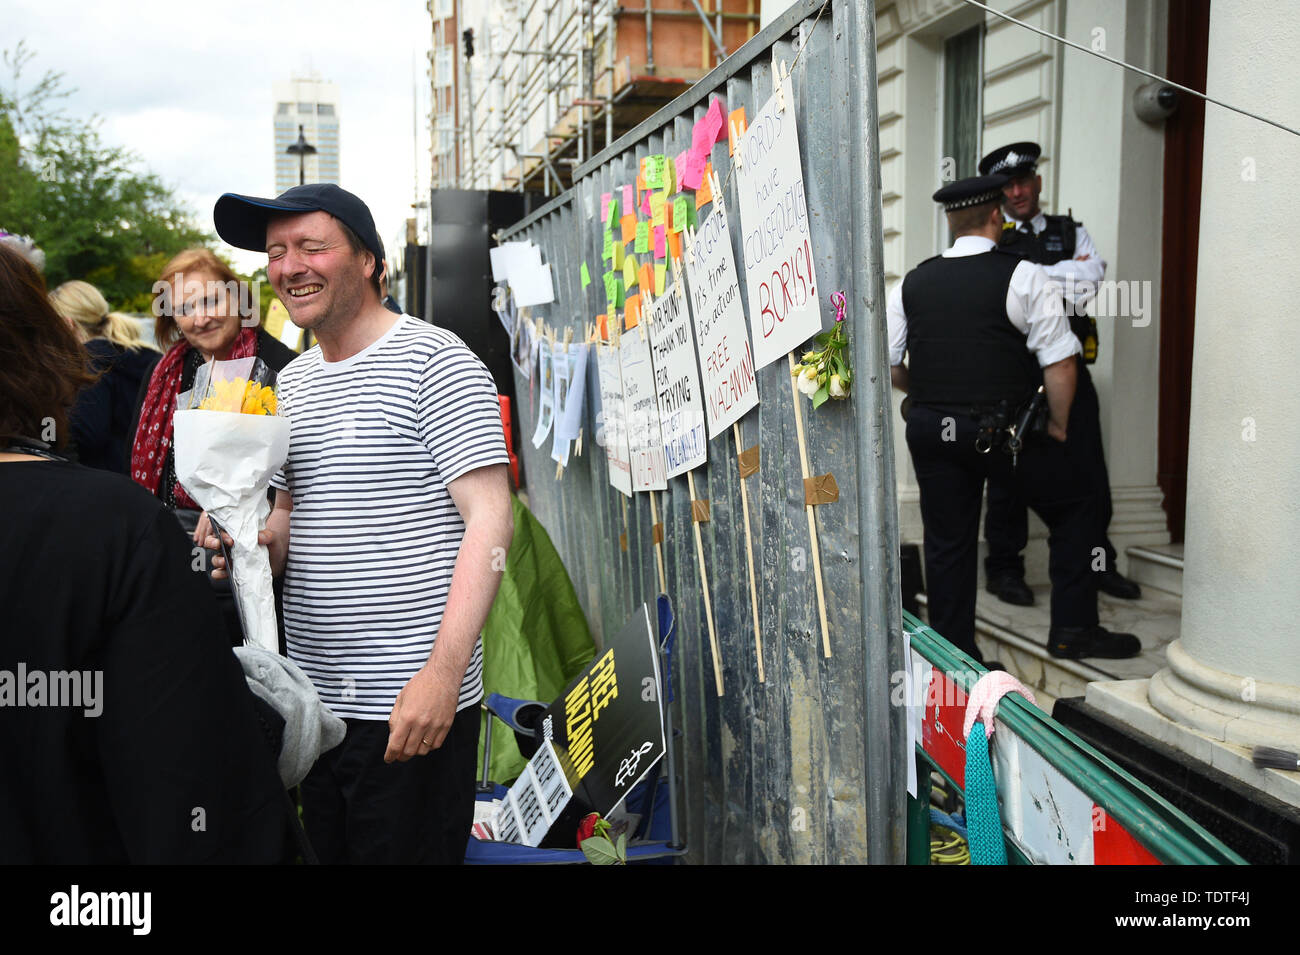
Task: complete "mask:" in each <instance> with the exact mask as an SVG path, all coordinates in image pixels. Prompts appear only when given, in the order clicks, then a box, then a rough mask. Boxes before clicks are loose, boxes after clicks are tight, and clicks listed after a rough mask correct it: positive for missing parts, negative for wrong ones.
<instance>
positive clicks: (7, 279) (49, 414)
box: [0, 244, 95, 447]
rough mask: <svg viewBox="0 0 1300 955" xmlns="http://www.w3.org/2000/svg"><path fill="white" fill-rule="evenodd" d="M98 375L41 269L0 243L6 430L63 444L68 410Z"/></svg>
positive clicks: (1, 411)
mask: <svg viewBox="0 0 1300 955" xmlns="http://www.w3.org/2000/svg"><path fill="white" fill-rule="evenodd" d="M94 380H95V376H94V375H93V374H92V373H91V370H90V356H89V355H88V354H87V352H86V350H85V349H84V348H82V346H81V342H79V341H78V340H77V336H76V333H75V332H73V330H72V328H71V327H70V326H69V325H68V323H67V321H65V320H64V319H62V318H60V317H59V314H58V313H57V312H56V311H54V307H53V306H52V305H50V300H49V297H48V293H47V292H46V290H45V280H44V279H42V278H41V274H40V273H39V272H37V271H36V269H35V268H34V267H33V266H32V265H31V263H29V262H28V261H27V260H26V259H24V258H23V257H22V256H21V255H19V254H18V253H17V252H15V251H13V250H12V249H9V248H7V247H5V246H4V245H3V244H0V436H2V437H14V438H35V439H40V440H45V441H49V443H50V444H53V445H54V446H55V447H61V446H62V445H63V444H64V443H65V442H66V439H67V436H68V433H69V432H68V410H69V409H70V408H71V407H72V404H73V402H74V401H76V399H77V394H78V392H80V391H81V389H82V388H84V387H86V386H87V385H89V384H91V383H93V382H94ZM51 426H52V427H51ZM51 438H52V439H53V440H50V439H51Z"/></svg>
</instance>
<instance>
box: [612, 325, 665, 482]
mask: <svg viewBox="0 0 1300 955" xmlns="http://www.w3.org/2000/svg"><path fill="white" fill-rule="evenodd" d="M619 360H620V365H621V370H622V372H623V411H624V414H626V416H627V444H628V451H629V453H630V454H631V460H632V490H634V491H663V490H667V488H668V478H667V475H666V473H665V464H664V443H663V439H662V437H661V436H660V431H659V404H658V401H657V399H656V398H655V380H654V372H653V371H651V368H650V346H649V345H648V344H647V343H646V342H645V340H644V339H643V338H642V337H641V334H640V332H639V331H636V332H624V333H623V343H622V346H621V347H620V348H619Z"/></svg>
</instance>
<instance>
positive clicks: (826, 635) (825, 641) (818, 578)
mask: <svg viewBox="0 0 1300 955" xmlns="http://www.w3.org/2000/svg"><path fill="white" fill-rule="evenodd" d="M786 357H787V358H788V359H789V361H790V394H791V396H792V397H793V398H794V426H795V431H796V433H797V434H798V435H799V466H800V468H802V469H803V479H804V480H805V481H807V480H808V479H809V478H810V477H812V471H811V469H810V468H809V467H808V442H807V441H806V440H805V439H804V435H803V413H802V411H801V410H800V408H799V389H798V386H797V385H796V383H795V377H794V352H790V354H789V355H787V356H786ZM804 510H805V511H806V512H807V514H808V538H809V540H810V541H811V542H812V559H813V580H814V582H815V583H816V584H817V614H818V616H819V617H820V619H821V625H822V656H825V657H829V656H830V655H831V635H830V627H829V626H828V624H827V623H826V591H825V587H824V585H823V584H822V555H821V547H820V546H818V544H817V518H816V517H815V516H814V515H813V506H812V504H810V503H808V502H807V498H806V497H805V503H804Z"/></svg>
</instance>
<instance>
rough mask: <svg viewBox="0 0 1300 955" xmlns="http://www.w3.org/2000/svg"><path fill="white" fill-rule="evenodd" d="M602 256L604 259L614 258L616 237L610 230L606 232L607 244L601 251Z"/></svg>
mask: <svg viewBox="0 0 1300 955" xmlns="http://www.w3.org/2000/svg"><path fill="white" fill-rule="evenodd" d="M600 257H601V258H602V259H611V260H612V259H613V258H614V237H613V236H612V235H610V234H609V233H608V232H606V233H605V245H604V248H603V249H602V251H601V253H600Z"/></svg>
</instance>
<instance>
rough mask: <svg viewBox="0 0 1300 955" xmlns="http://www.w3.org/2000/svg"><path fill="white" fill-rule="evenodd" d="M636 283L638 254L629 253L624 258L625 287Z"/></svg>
mask: <svg viewBox="0 0 1300 955" xmlns="http://www.w3.org/2000/svg"><path fill="white" fill-rule="evenodd" d="M633 285H636V256H635V255H629V256H628V257H627V258H626V259H624V260H623V287H624V288H631V287H632V286H633Z"/></svg>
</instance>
